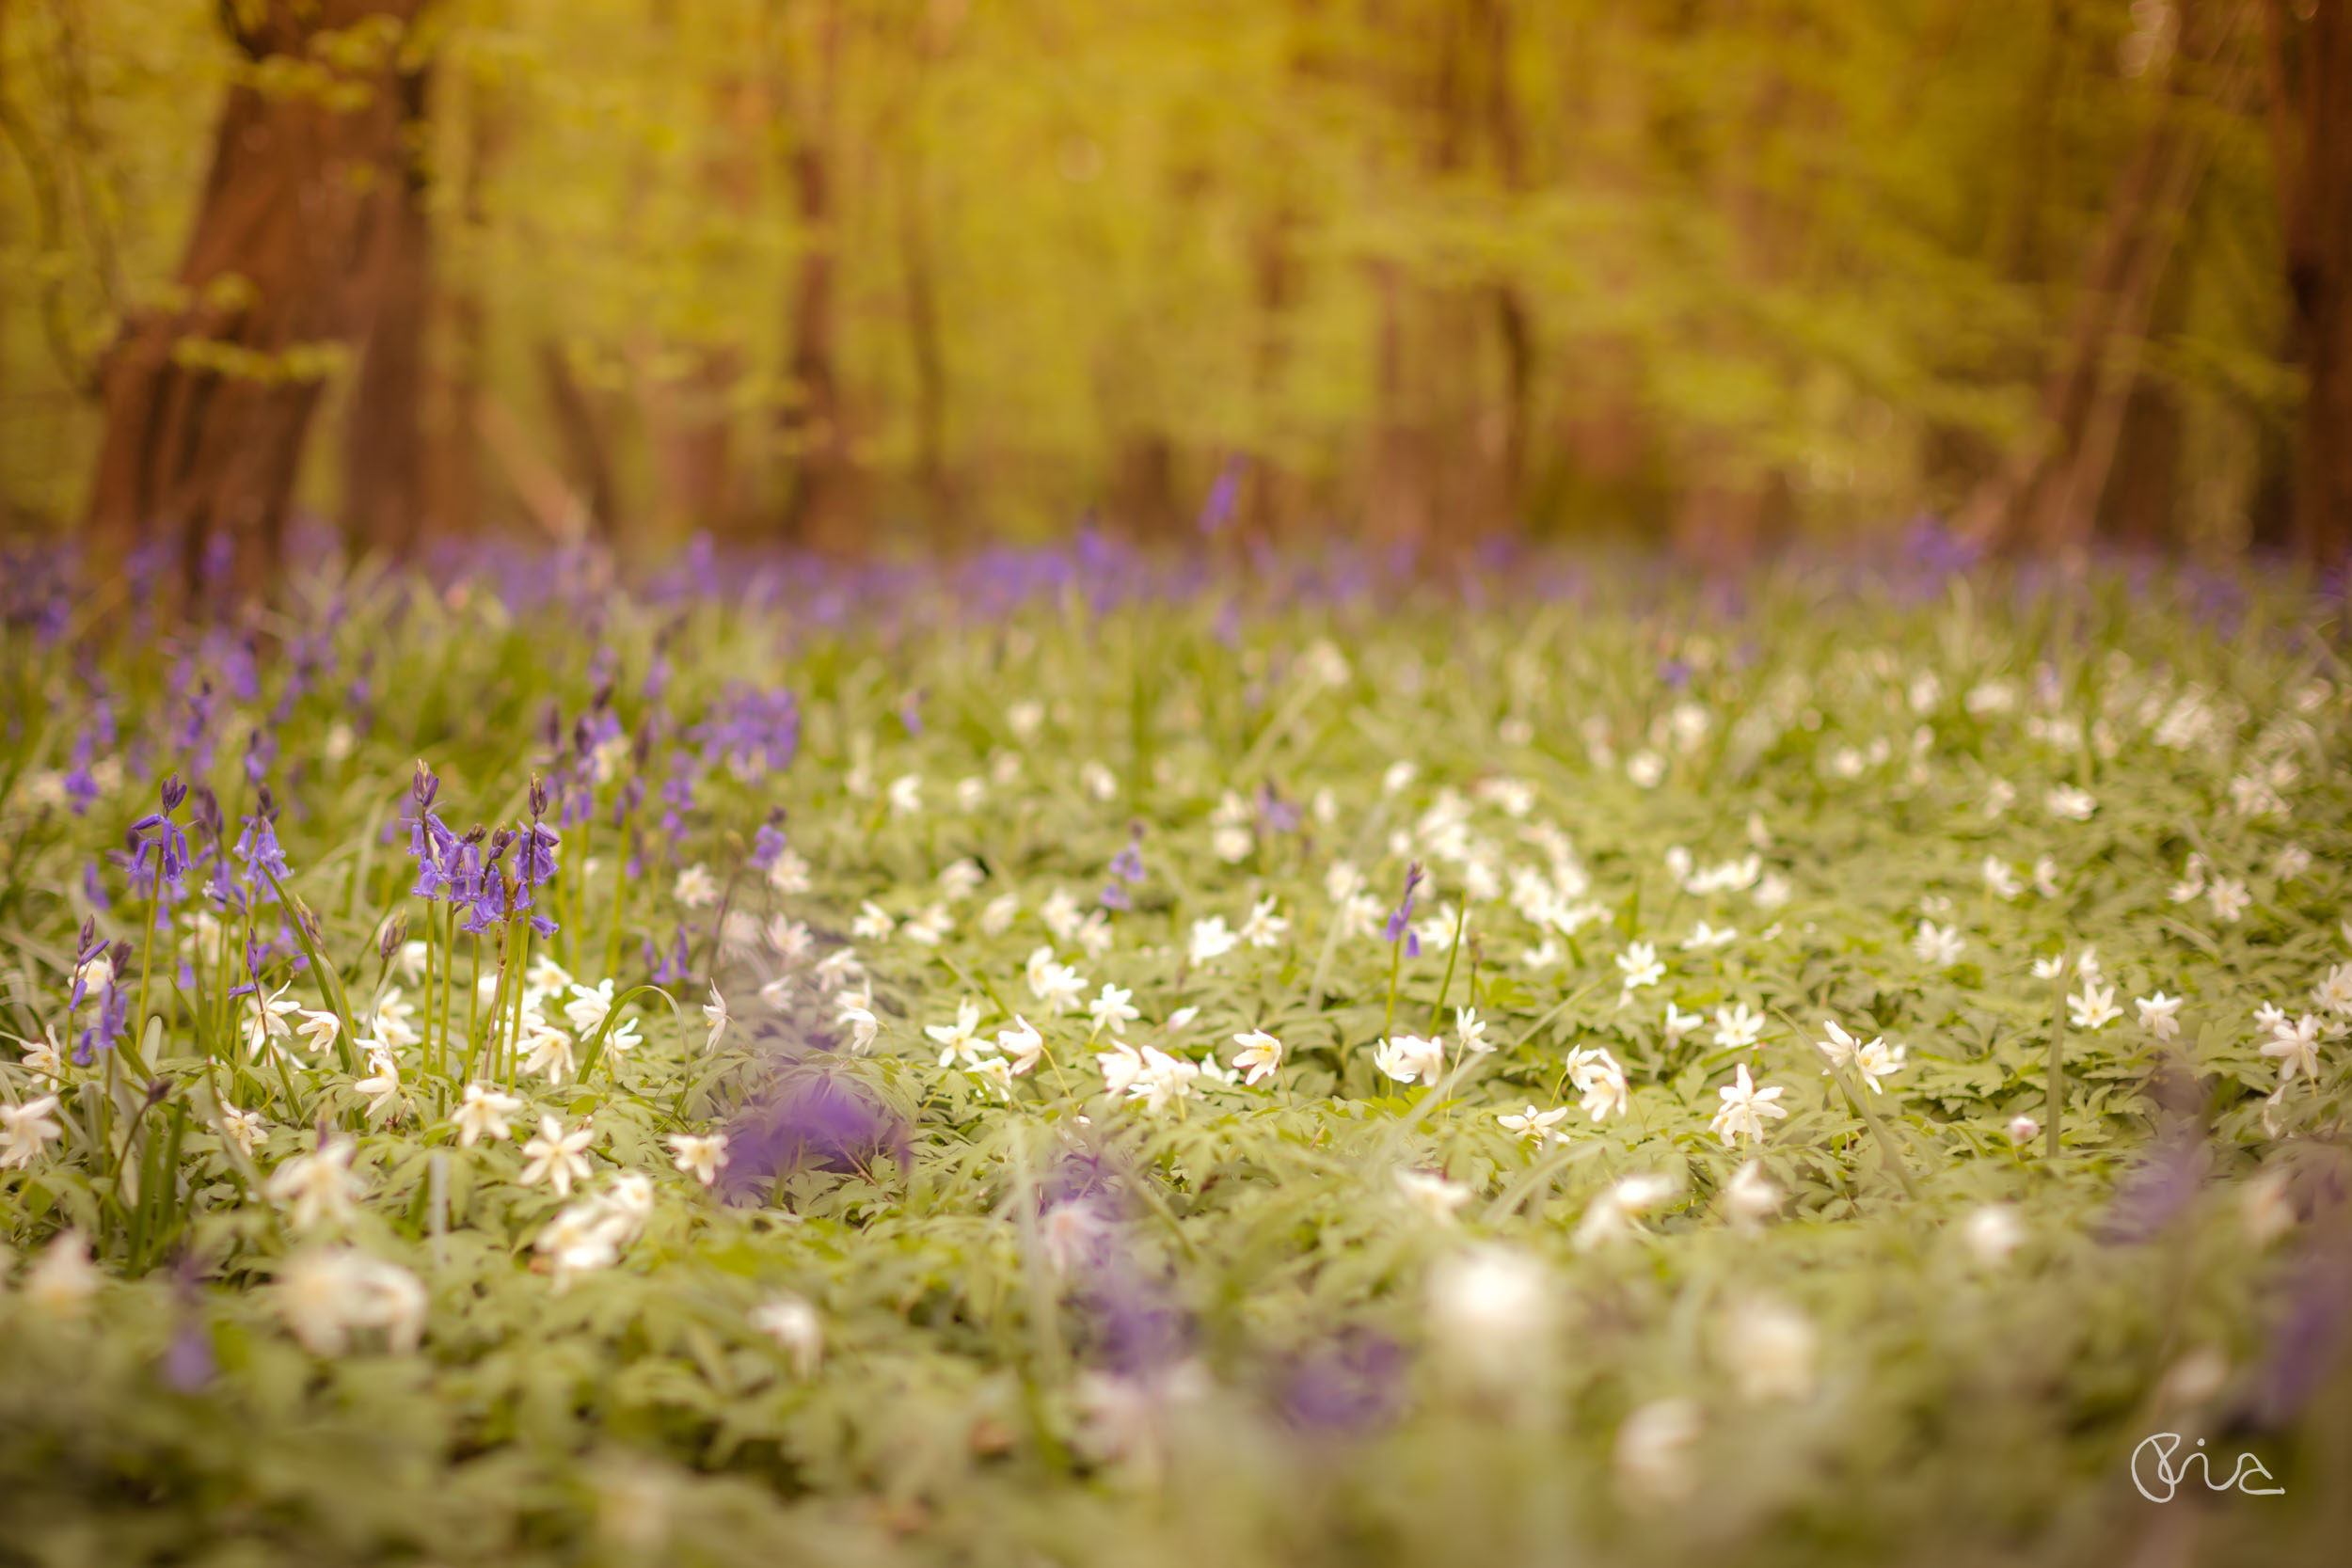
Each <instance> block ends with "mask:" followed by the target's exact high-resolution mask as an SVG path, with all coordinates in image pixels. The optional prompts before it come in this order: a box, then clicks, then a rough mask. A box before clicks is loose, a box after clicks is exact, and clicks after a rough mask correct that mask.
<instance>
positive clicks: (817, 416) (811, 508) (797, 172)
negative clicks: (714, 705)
mask: <svg viewBox="0 0 2352 1568" xmlns="http://www.w3.org/2000/svg"><path fill="white" fill-rule="evenodd" d="M811 10H812V12H813V21H812V24H811V25H812V29H813V35H814V36H813V37H812V38H811V39H810V40H809V41H808V46H807V48H806V49H805V51H804V54H805V56H806V57H805V59H804V60H803V67H804V69H803V71H801V73H800V80H799V81H798V82H792V81H790V80H788V76H789V72H788V71H787V91H786V92H785V93H784V94H783V95H782V98H783V102H784V103H785V104H786V106H787V113H788V114H789V116H790V119H791V124H792V153H791V158H790V161H789V163H788V165H787V171H786V172H787V175H788V177H789V181H790V185H791V190H792V205H793V215H794V217H795V218H796V219H797V220H798V223H799V226H800V230H801V256H800V262H799V265H798V266H797V267H796V269H795V271H794V275H793V280H792V296H791V304H790V307H789V309H788V311H787V314H788V316H789V318H790V320H791V323H792V344H791V352H790V354H789V355H788V356H787V370H788V373H789V376H790V380H791V387H790V389H789V399H790V401H789V403H788V404H787V406H786V409H785V413H784V419H783V420H782V428H781V430H780V432H779V434H780V435H781V436H782V437H783V442H784V447H785V451H786V452H787V454H788V455H789V457H790V458H791V461H792V466H793V473H794V481H793V484H792V490H791V499H790V501H789V502H788V504H787V509H786V514H785V532H786V536H787V538H789V539H791V540H792V541H793V542H794V543H796V544H800V545H804V546H808V547H809V548H811V549H814V550H818V551H821V552H823V553H825V554H829V555H846V554H849V553H850V552H851V551H852V550H854V549H855V548H856V547H857V546H858V543H859V539H858V532H859V530H858V527H857V522H856V518H855V515H854V512H853V498H852V485H853V477H854V476H853V475H852V473H851V471H850V447H849V433H848V431H847V430H846V428H845V427H844V419H843V408H842V398H841V384H840V373H839V369H838V365H837V363H836V356H837V353H838V325H839V324H838V319H837V318H838V316H839V304H838V300H837V297H836V295H837V291H836V289H835V287H834V263H835V247H836V245H837V243H838V236H837V234H836V232H835V226H836V224H837V222H838V220H839V214H837V213H836V211H835V210H834V157H835V153H836V149H835V146H834V139H835V138H834V128H835V116H834V111H835V107H836V99H837V95H838V89H839V81H840V74H839V73H840V59H841V13H840V6H839V0H821V3H820V4H819V5H818V6H816V7H814V8H811Z"/></svg>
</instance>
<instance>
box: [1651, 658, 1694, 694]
mask: <svg viewBox="0 0 2352 1568" xmlns="http://www.w3.org/2000/svg"><path fill="white" fill-rule="evenodd" d="M1658 678H1659V679H1660V680H1661V681H1663V682H1665V683H1666V685H1667V686H1668V687H1669V688H1671V689H1674V690H1677V691H1680V690H1682V689H1684V688H1685V687H1688V686H1689V685H1690V684H1691V666H1690V665H1689V664H1688V663H1687V662H1685V661H1684V660H1682V659H1679V658H1661V659H1660V660H1659V661H1658Z"/></svg>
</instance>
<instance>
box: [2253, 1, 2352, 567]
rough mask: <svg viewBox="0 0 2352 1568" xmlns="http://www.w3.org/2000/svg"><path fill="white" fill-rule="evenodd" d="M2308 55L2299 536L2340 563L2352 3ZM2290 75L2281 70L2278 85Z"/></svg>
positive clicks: (2347, 404)
mask: <svg viewBox="0 0 2352 1568" xmlns="http://www.w3.org/2000/svg"><path fill="white" fill-rule="evenodd" d="M2284 9H2285V7H2284V5H2283V0H2273V3H2272V4H2271V6H2270V7H2269V8H2268V20H2269V23H2270V26H2271V38H2272V40H2273V55H2274V58H2277V57H2279V56H2280V55H2283V53H2284V37H2283V35H2284V33H2285V30H2286V29H2287V28H2288V27H2289V26H2290V25H2292V24H2291V22H2290V20H2289V18H2288V17H2286V16H2284V15H2281V14H2280V12H2281V11H2282V10H2284ZM2300 54H2301V68H2302V71H2301V81H2300V83H2299V84H2298V86H2299V89H2300V90H2299V91H2297V92H2296V94H2295V99H2296V103H2295V113H2294V114H2293V116H2291V117H2287V119H2288V127H2287V128H2288V132H2289V135H2288V136H2287V137H2286V138H2283V139H2285V140H2286V142H2287V145H2286V146H2284V147H2282V148H2281V149H2280V150H2281V151H2282V152H2284V153H2286V154H2287V156H2286V157H2285V158H2283V159H2282V160H2281V164H2280V171H2279V188H2280V193H2281V195H2282V198H2283V199H2284V204H2285V208H2286V212H2285V229H2286V241H2287V286H2288V290H2289V293H2291V295H2292V297H2293V302H2294V310H2295V336H2296V346H2297V347H2298V348H2299V350H2300V351H2301V356H2302V360H2303V367H2304V371H2305V373H2306V376H2307V378H2308V382H2307V388H2306V390H2305V393H2304V400H2303V417H2302V422H2301V427H2300V429H2299V430H2298V432H2297V434H2296V451H2295V468H2294V476H2295V477H2294V491H2295V493H2294V513H2293V524H2292V530H2293V535H2294V540H2295V545H2296V550H2297V551H2298V552H2299V553H2300V554H2301V555H2302V556H2303V557H2304V559H2306V560H2307V561H2311V562H2314V563H2317V564H2326V565H2332V564H2334V563H2336V562H2339V561H2341V560H2343V559H2344V555H2345V553H2346V552H2347V551H2348V550H2352V0H2316V3H2315V4H2314V5H2313V6H2312V14H2311V19H2310V21H2308V22H2307V23H2305V24H2303V25H2302V37H2301V51H2300ZM2282 74H2283V72H2282V71H2277V70H2274V72H2273V78H2274V87H2283V85H2284V84H2283V83H2282V82H2280V80H2279V78H2280V76H2281V75H2282ZM2274 96H2278V95H2277V94H2274Z"/></svg>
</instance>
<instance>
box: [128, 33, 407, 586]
mask: <svg viewBox="0 0 2352 1568" xmlns="http://www.w3.org/2000/svg"><path fill="white" fill-rule="evenodd" d="M418 5H419V0H311V3H310V4H308V5H296V4H294V0H268V3H267V4H265V5H259V6H250V7H233V8H224V13H223V14H224V16H226V17H228V18H230V24H231V26H232V28H233V33H232V37H233V40H234V41H235V43H236V45H237V47H238V48H239V49H240V50H242V51H243V52H244V53H245V54H246V56H247V57H248V58H250V59H252V60H254V61H256V62H260V61H262V60H265V59H267V58H269V57H271V56H273V55H302V54H303V53H304V52H305V50H306V48H307V46H308V45H309V43H310V40H312V39H313V38H314V37H315V36H316V35H318V34H319V33H321V32H324V31H326V30H329V29H348V28H351V27H352V26H353V25H354V24H358V23H361V22H364V21H366V20H368V19H370V18H373V17H388V18H389V19H391V20H392V21H393V22H395V23H397V24H402V25H403V26H405V24H406V23H407V22H408V21H409V20H410V18H411V17H412V16H413V15H414V14H415V12H416V10H417V8H418ZM392 52H393V46H392V45H391V44H389V43H387V44H386V46H385V47H384V48H383V50H382V51H381V52H380V54H379V55H378V56H377V57H376V58H375V60H374V61H373V64H372V66H371V67H369V68H367V69H365V70H364V71H361V72H360V73H359V74H356V75H347V76H342V77H339V79H338V81H337V83H336V85H337V87H345V86H347V85H348V86H358V87H362V88H365V89H366V95H365V97H364V99H362V100H360V101H359V102H358V103H356V104H353V105H350V106H344V105H343V104H342V103H340V102H335V101H332V100H330V99H329V97H328V96H327V95H326V94H324V93H321V92H318V91H304V92H294V93H273V94H264V93H262V92H261V91H259V90H257V89H256V88H254V87H251V86H248V85H244V84H240V85H238V86H236V87H231V88H230V93H229V99H228V103H226V104H225V106H224V107H223V109H222V111H221V117H220V121H219V126H218V129H217V132H216V134H215V138H214V146H213V161H212V169H211V173H210V175H209V177H208V178H207V180H206V182H205V187H204V191H203V195H202V198H201V199H200V201H199V205H198V211H197V218H196V228H195V231H194V233H193V234H192V235H191V236H190V239H189V242H188V248H187V253H186V255H185V257H184V258H183V261H182V262H181V265H180V270H179V274H178V282H179V284H180V287H181V289H182V291H183V298H182V300H181V301H180V302H178V303H176V304H174V305H171V306H166V307H157V308H152V309H147V310H143V311H141V312H139V313H137V314H135V315H134V316H132V317H131V318H130V319H129V320H128V321H126V322H125V323H124V325H123V328H122V332H121V336H120V337H119V340H118V341H116V343H115V345H114V347H113V349H112V351H111V352H110V354H109V355H108V357H107V362H106V365H105V368H104V371H103V376H102V398H103V408H104V420H105V430H104V436H103V440H102V442H101V445H100V449H99V458H98V472H97V477H96V481H95V483H94V484H93V486H92V490H91V497H90V506H89V515H88V520H87V526H88V534H89V543H90V546H91V556H92V559H94V560H97V561H101V562H109V563H111V564H113V565H115V566H116V567H117V568H119V563H120V562H122V561H123V560H124V559H125V557H126V556H127V555H128V554H129V552H130V551H131V550H132V549H133V548H135V547H136V546H143V545H160V546H167V548H169V549H170V550H171V551H172V552H173V554H174V556H176V558H177V566H178V586H177V590H176V592H177V594H179V595H180V596H181V598H182V599H183V601H184V602H185V604H187V605H189V606H193V604H194V603H195V602H197V600H198V599H199V597H200V596H201V594H202V593H203V591H204V588H205V586H206V584H205V579H206V576H207V569H206V568H207V562H208V558H209V557H210V556H211V554H212V552H213V551H215V549H218V550H220V551H222V552H223V553H224V554H225V555H226V557H227V561H226V562H225V564H226V566H227V568H228V571H229V573H230V585H231V586H232V587H233V589H234V591H235V593H236V594H238V595H239V596H241V597H246V598H251V597H258V596H259V595H260V594H262V593H263V591H264V590H265V589H266V588H267V586H268V584H269V582H270V580H271V578H273V577H274V576H275V574H276V572H277V569H278V564H279V562H280V558H281V556H282V553H283V548H284V536H285V526H286V514H287V511H288V509H289V507H290V505H291V503H292V499H293V494H294V479H295V475H296V473H297V472H298V470H299V468H300V465H301V461H302V450H303V442H304V439H305V437H306V436H308V435H309V433H310V421H311V417H312V415H313V414H314V413H315V412H316V411H317V407H318V403H319V396H320V392H321V390H322V388H323V383H324V378H325V376H326V372H327V371H328V370H329V368H330V367H331V366H332V365H333V364H334V363H336V360H337V355H338V351H339V350H341V349H342V348H343V347H344V346H345V345H347V344H348V342H349V341H350V340H351V339H352V338H353V337H354V336H355V332H356V329H357V328H358V326H359V325H361V323H360V322H359V320H358V317H359V314H360V309H361V306H362V303H363V302H362V300H361V298H360V291H359V290H358V289H356V288H355V287H354V284H353V280H354V279H356V278H358V277H362V276H363V275H364V273H365V270H366V263H367V261H368V258H369V254H370V244H371V240H372V231H373V229H374V227H375V226H374V225H373V223H372V222H371V221H370V220H371V218H372V217H373V215H374V214H375V213H376V212H377V206H376V202H375V199H374V198H373V196H372V195H370V194H369V192H370V188H371V187H372V186H373V185H374V184H376V183H378V182H383V181H387V180H396V179H398V178H399V177H400V169H399V159H398V150H399V130H400V101H399V94H398V92H397V90H396V84H395V82H394V78H393V71H392V65H391V55H392Z"/></svg>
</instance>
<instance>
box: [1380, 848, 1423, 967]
mask: <svg viewBox="0 0 2352 1568" xmlns="http://www.w3.org/2000/svg"><path fill="white" fill-rule="evenodd" d="M1421 876H1422V872H1421V862H1419V861H1415V862H1414V863H1412V864H1411V865H1410V866H1408V867H1406V872H1405V897H1404V899H1403V901H1402V902H1400V903H1399V904H1398V905H1397V906H1396V908H1395V909H1393V910H1391V911H1389V923H1388V924H1387V925H1386V926H1385V927H1381V932H1380V934H1381V936H1382V937H1383V938H1384V939H1386V940H1387V941H1389V942H1395V941H1397V940H1398V939H1399V938H1402V939H1403V940H1404V942H1405V956H1406V958H1420V957H1421V938H1420V937H1419V936H1417V935H1415V934H1414V931H1413V890H1414V889H1415V888H1418V887H1420V886H1421Z"/></svg>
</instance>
